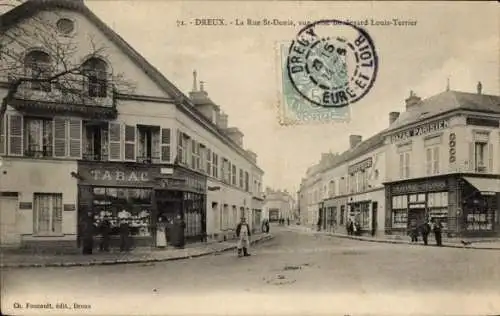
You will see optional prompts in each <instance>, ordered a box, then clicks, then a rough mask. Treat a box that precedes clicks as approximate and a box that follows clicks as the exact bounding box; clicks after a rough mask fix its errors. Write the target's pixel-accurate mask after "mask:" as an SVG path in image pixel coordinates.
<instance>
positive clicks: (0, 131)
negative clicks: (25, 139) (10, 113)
mask: <svg viewBox="0 0 500 316" xmlns="http://www.w3.org/2000/svg"><path fill="white" fill-rule="evenodd" d="M6 117H7V115H4V117H2V118H0V155H4V154H5V152H6V147H7V146H6V144H7V142H6V141H5V134H7V133H6V130H5V127H6V126H7V124H5V119H6Z"/></svg>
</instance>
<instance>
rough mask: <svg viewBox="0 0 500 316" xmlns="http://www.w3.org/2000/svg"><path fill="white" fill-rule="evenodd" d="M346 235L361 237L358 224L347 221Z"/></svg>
mask: <svg viewBox="0 0 500 316" xmlns="http://www.w3.org/2000/svg"><path fill="white" fill-rule="evenodd" d="M346 230H347V235H355V236H359V235H361V224H359V222H357V221H354V220H351V219H349V220H348V221H347V225H346Z"/></svg>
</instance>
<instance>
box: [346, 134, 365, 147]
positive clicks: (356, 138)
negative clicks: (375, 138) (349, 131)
mask: <svg viewBox="0 0 500 316" xmlns="http://www.w3.org/2000/svg"><path fill="white" fill-rule="evenodd" d="M362 140H363V137H362V136H361V135H349V147H350V149H353V148H354V147H356V146H357V145H358V144H359V143H361V141H362Z"/></svg>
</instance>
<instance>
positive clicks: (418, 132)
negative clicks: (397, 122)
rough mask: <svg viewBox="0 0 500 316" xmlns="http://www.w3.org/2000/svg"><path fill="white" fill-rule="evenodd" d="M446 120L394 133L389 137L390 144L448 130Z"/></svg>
mask: <svg viewBox="0 0 500 316" xmlns="http://www.w3.org/2000/svg"><path fill="white" fill-rule="evenodd" d="M448 126H449V122H448V120H438V121H434V122H430V123H426V124H421V125H419V126H416V127H413V128H409V129H407V130H404V131H401V132H398V133H395V134H393V135H392V136H391V142H393V143H395V142H400V141H404V140H407V139H409V138H412V137H416V136H423V135H426V134H429V133H433V132H437V131H440V130H444V129H446V128H448Z"/></svg>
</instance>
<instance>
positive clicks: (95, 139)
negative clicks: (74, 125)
mask: <svg viewBox="0 0 500 316" xmlns="http://www.w3.org/2000/svg"><path fill="white" fill-rule="evenodd" d="M83 130H84V136H83V144H84V151H83V155H82V158H83V159H84V160H93V161H107V160H108V144H109V142H108V135H109V134H108V124H107V123H99V124H98V123H95V124H92V123H90V122H84V124H83Z"/></svg>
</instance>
